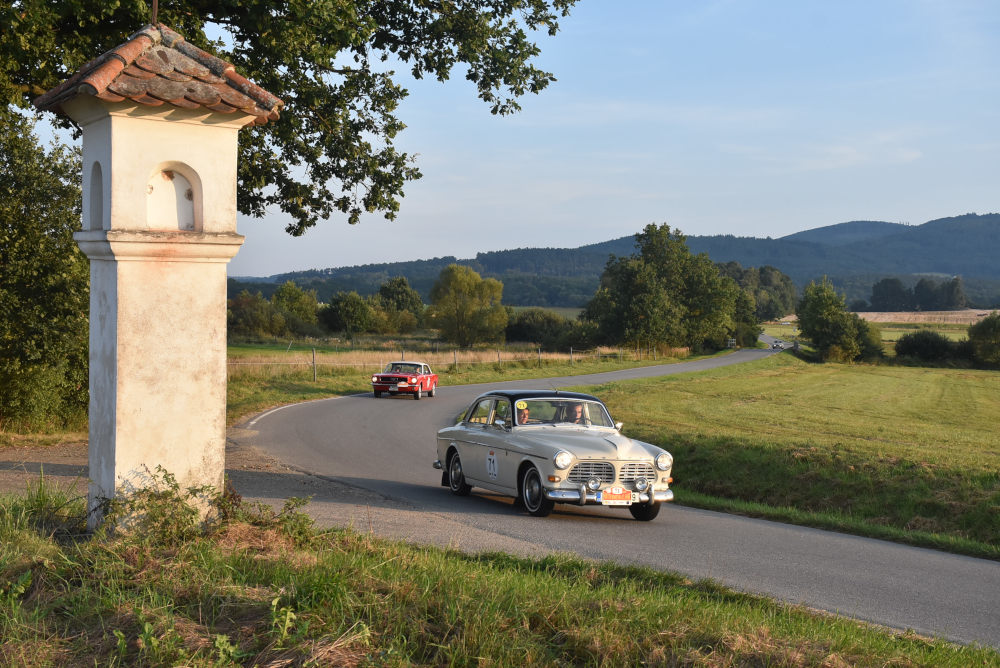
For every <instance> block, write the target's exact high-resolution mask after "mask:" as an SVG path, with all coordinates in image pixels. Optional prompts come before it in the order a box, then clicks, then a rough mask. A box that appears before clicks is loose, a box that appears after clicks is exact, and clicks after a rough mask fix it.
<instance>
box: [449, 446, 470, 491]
mask: <svg viewBox="0 0 1000 668" xmlns="http://www.w3.org/2000/svg"><path fill="white" fill-rule="evenodd" d="M448 487H449V488H450V489H451V493H452V494H454V495H456V496H468V495H469V491H470V490H471V489H472V486H471V485H469V484H468V483H467V482H465V474H464V473H463V472H462V460H461V459H459V458H458V453H457V452H456V453H455V454H453V455H452V456H451V460H450V461H449V462H448Z"/></svg>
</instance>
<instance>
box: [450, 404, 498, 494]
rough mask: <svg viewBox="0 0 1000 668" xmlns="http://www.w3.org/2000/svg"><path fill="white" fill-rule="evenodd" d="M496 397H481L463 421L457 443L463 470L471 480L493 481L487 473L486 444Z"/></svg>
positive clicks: (491, 426)
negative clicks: (459, 438)
mask: <svg viewBox="0 0 1000 668" xmlns="http://www.w3.org/2000/svg"><path fill="white" fill-rule="evenodd" d="M495 402H496V399H495V398H494V397H487V398H485V399H481V400H480V401H479V402H478V403H477V404H476V405H475V406H473V407H472V409H471V410H470V411H469V414H468V415H466V416H465V420H464V421H463V423H462V427H463V429H462V436H461V442H460V443H456V445H457V446H458V454H459V456H460V457H461V458H462V470H463V471H464V472H465V477H466V478H467V479H469V480H471V481H476V482H486V483H491V481H492V478H490V477H489V475H487V473H486V456H487V455H486V446H485V444H484V440H485V437H484V435H485V433H486V430H487V429H493V428H494V427H493V425H492V424H491V421H492V419H493V404H494V403H495Z"/></svg>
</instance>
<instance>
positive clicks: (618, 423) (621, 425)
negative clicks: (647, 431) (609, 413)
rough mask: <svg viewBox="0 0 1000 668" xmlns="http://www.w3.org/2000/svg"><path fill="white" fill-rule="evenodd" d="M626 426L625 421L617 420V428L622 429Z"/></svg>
mask: <svg viewBox="0 0 1000 668" xmlns="http://www.w3.org/2000/svg"><path fill="white" fill-rule="evenodd" d="M624 426H625V423H624V422H615V429H617V430H618V431H621V430H622V427H624Z"/></svg>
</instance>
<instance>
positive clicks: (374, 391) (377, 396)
mask: <svg viewBox="0 0 1000 668" xmlns="http://www.w3.org/2000/svg"><path fill="white" fill-rule="evenodd" d="M372 394H373V395H375V398H376V399H378V398H379V397H381V396H382V393H381V392H380V391H378V390H372Z"/></svg>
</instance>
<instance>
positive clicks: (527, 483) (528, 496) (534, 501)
mask: <svg viewBox="0 0 1000 668" xmlns="http://www.w3.org/2000/svg"><path fill="white" fill-rule="evenodd" d="M521 504H522V505H523V506H524V509H525V510H527V511H528V514H530V515H534V516H535V517H547V516H548V515H549V513H551V512H552V508H554V507H555V505H556V502H555V501H552V500H551V499H546V498H545V488H544V487H542V475H541V474H540V473H539V472H538V469H536V468H535V467H534V466H529V467H528V468H526V469H524V473H522V474H521Z"/></svg>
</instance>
